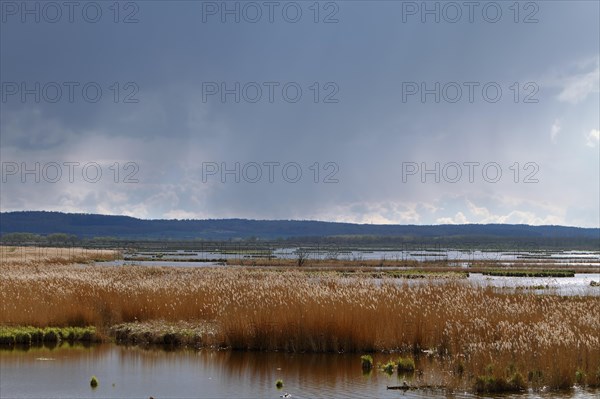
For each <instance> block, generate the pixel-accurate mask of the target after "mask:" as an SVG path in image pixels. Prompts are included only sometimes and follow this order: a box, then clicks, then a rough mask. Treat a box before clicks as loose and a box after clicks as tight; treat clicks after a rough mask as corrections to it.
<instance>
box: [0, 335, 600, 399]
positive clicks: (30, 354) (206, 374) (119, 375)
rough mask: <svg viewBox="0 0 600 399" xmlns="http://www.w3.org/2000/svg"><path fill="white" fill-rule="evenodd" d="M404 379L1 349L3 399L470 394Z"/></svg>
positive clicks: (260, 363) (290, 366)
mask: <svg viewBox="0 0 600 399" xmlns="http://www.w3.org/2000/svg"><path fill="white" fill-rule="evenodd" d="M388 357H389V356H388V355H378V356H376V357H375V360H376V361H382V362H383V361H386V360H387V359H388ZM422 362H426V363H427V365H426V367H423V369H424V370H426V371H425V373H424V376H422V377H419V378H420V381H425V382H426V380H428V379H432V380H435V379H436V378H437V377H436V376H439V374H440V373H441V371H440V369H439V367H437V366H436V364H431V362H430V361H428V360H426V359H425V360H422ZM424 366H425V365H424ZM417 367H418V368H419V363H417ZM92 375H96V376H97V377H98V380H99V382H100V383H99V386H98V387H97V388H95V389H92V388H91V387H90V385H89V381H90V378H91V376H92ZM410 378H417V377H409V382H410V383H413V382H414V381H415V380H411V379H410ZM277 379H282V380H283V381H284V388H283V389H281V390H278V389H277V388H276V387H275V382H276V380H277ZM403 379H404V377H403V378H399V377H398V376H397V374H394V375H393V376H387V375H386V374H384V373H382V372H379V371H373V372H372V373H371V374H370V375H368V376H365V375H363V373H362V370H361V368H360V360H359V356H358V355H356V354H352V355H349V354H319V355H314V354H310V355H309V354H285V353H257V352H229V351H212V350H206V351H192V350H179V351H164V350H159V349H150V350H148V349H141V348H136V347H122V346H117V345H112V344H104V345H98V346H93V347H90V348H83V347H75V348H71V347H68V346H63V347H59V348H55V349H52V350H50V349H47V348H33V349H30V350H28V351H22V350H18V349H15V350H0V396H1V397H2V398H148V397H150V396H153V397H154V398H157V399H158V398H165V397H169V398H279V397H280V395H283V394H284V393H289V394H291V395H292V396H291V397H292V398H317V397H318V398H332V397H345V398H366V397H369V398H400V397H402V398H434V397H475V396H474V395H472V394H468V393H465V392H457V393H454V394H451V393H449V392H446V391H444V390H441V389H422V390H415V391H408V392H402V391H394V390H387V389H386V386H387V385H398V384H401V383H402V381H403ZM598 393H600V392H599V391H597V390H596V391H588V390H581V389H577V388H575V389H573V390H571V391H569V392H563V393H559V394H557V393H542V394H540V393H536V394H534V393H528V394H521V395H515V396H503V397H505V398H506V397H519V398H538V397H540V398H551V397H552V398H557V397H558V398H591V397H597V396H594V395H597V394H598Z"/></svg>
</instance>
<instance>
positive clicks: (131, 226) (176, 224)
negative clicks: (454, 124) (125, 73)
mask: <svg viewBox="0 0 600 399" xmlns="http://www.w3.org/2000/svg"><path fill="white" fill-rule="evenodd" d="M8 233H33V234H38V235H48V234H52V233H66V234H71V235H76V236H77V237H79V238H94V237H113V238H118V239H170V240H188V239H206V240H229V239H247V238H250V237H256V238H260V239H269V240H272V239H286V238H287V239H289V238H299V237H332V236H345V237H348V236H363V237H364V236H373V237H404V238H407V239H411V238H412V239H414V238H420V239H429V238H431V239H433V238H435V237H462V238H469V237H471V238H475V237H488V238H494V237H496V238H499V239H500V238H502V239H506V238H511V237H513V238H517V237H518V238H532V239H543V238H546V239H549V240H551V241H557V240H560V239H563V238H568V239H570V240H574V241H577V240H582V241H586V242H587V243H588V244H589V243H590V242H591V243H594V242H596V241H597V242H600V229H597V228H578V227H565V226H529V225H509V224H487V225H481V224H465V225H432V226H420V225H372V224H352V223H333V222H317V221H298V220H247V219H208V220H143V219H136V218H132V217H128V216H107V215H94V214H70V213H61V212H38V211H27V212H6V213H1V214H0V234H2V235H5V234H8Z"/></svg>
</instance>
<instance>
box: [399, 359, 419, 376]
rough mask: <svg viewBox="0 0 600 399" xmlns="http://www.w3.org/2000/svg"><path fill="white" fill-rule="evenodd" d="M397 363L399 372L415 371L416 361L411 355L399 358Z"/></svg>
mask: <svg viewBox="0 0 600 399" xmlns="http://www.w3.org/2000/svg"><path fill="white" fill-rule="evenodd" d="M397 365H398V372H399V373H411V372H413V371H415V361H414V360H413V359H412V358H410V357H401V358H399V359H398V363H397Z"/></svg>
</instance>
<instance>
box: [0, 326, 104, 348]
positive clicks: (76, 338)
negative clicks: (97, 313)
mask: <svg viewBox="0 0 600 399" xmlns="http://www.w3.org/2000/svg"><path fill="white" fill-rule="evenodd" d="M63 341H67V342H71V343H73V342H98V341H100V338H99V337H98V335H97V334H96V328H95V327H45V328H39V327H31V326H20V327H7V326H1V327H0V346H13V345H25V346H30V345H40V344H56V343H60V342H63Z"/></svg>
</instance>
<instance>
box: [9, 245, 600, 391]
mask: <svg viewBox="0 0 600 399" xmlns="http://www.w3.org/2000/svg"><path fill="white" fill-rule="evenodd" d="M107 256H110V254H107ZM49 259H54V258H52V257H50V258H49ZM178 322H184V323H185V325H186V328H187V329H188V330H189V329H193V326H195V325H196V326H202V325H210V326H211V328H210V334H207V335H206V336H204V337H202V343H203V344H204V345H214V346H219V347H228V348H232V349H241V350H282V351H292V352H356V353H360V354H363V353H367V352H374V351H398V352H404V353H406V352H412V353H414V354H419V353H421V352H422V351H423V350H427V352H428V353H429V354H431V355H433V356H439V357H440V358H443V359H446V360H445V364H447V367H448V373H449V374H448V376H449V377H448V378H451V379H452V381H454V383H456V384H459V385H461V384H468V385H470V386H475V382H476V381H478V382H480V383H481V384H480V385H481V386H482V387H483V388H482V389H484V390H486V389H487V387H488V385H489V384H488V383H489V381H505V382H506V383H507V384H508V383H509V382H511V383H512V381H515V379H516V380H518V381H524V383H525V384H527V385H529V386H533V387H541V386H549V387H551V388H566V387H570V386H573V384H575V383H576V382H577V383H580V384H582V385H590V386H598V385H600V297H599V296H586V297H560V296H556V295H537V294H534V293H529V292H517V293H514V292H501V290H494V289H492V288H489V287H488V288H482V287H475V286H472V285H470V284H469V283H468V282H466V281H461V280H448V281H444V282H441V281H436V282H431V283H423V284H408V283H406V282H404V283H403V282H401V281H399V280H397V279H392V278H383V279H377V280H376V279H373V278H370V277H361V276H360V274H357V275H356V276H352V277H349V278H348V277H344V278H342V277H340V276H339V274H336V273H332V274H327V273H324V274H319V275H312V274H307V273H305V272H302V271H298V270H286V271H279V272H278V273H272V272H269V271H266V270H260V269H254V268H241V267H222V268H176V267H141V266H124V267H108V266H95V265H85V266H73V265H67V264H64V263H62V262H60V261H59V262H56V263H52V262H46V263H45V264H43V265H41V264H39V262H38V263H35V262H33V263H32V262H18V261H5V258H3V259H2V266H1V273H0V324H5V325H6V324H11V325H20V326H34V327H49V326H52V327H61V326H95V327H97V328H98V329H99V330H104V331H109V330H110V328H111V327H112V326H115V325H118V324H121V323H159V324H161V325H168V326H171V325H173V324H174V323H175V325H176V323H178ZM357 367H360V361H359V357H358V356H357ZM521 377H523V378H521ZM576 378H577V380H576ZM456 381H459V382H456ZM481 381H483V382H481ZM446 383H448V384H450V382H448V381H446ZM501 385H502V384H500V386H501ZM489 386H490V387H491V388H494V386H495V385H489ZM510 386H513V385H510ZM491 388H490V390H492V389H491Z"/></svg>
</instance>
